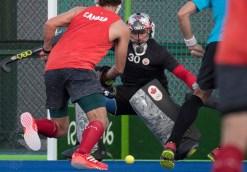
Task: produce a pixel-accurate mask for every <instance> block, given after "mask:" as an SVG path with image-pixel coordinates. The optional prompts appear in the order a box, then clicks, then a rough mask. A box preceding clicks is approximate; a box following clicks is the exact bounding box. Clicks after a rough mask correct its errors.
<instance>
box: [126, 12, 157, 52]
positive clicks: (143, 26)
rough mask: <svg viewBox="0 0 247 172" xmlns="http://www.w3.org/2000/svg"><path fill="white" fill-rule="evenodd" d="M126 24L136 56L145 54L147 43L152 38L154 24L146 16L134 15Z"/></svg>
mask: <svg viewBox="0 0 247 172" xmlns="http://www.w3.org/2000/svg"><path fill="white" fill-rule="evenodd" d="M127 24H128V26H129V29H130V32H131V41H132V44H133V48H134V50H135V53H136V55H139V56H141V55H143V54H145V52H146V49H147V41H148V40H149V38H153V37H154V23H153V22H152V20H151V19H150V17H149V16H148V15H147V14H145V13H134V14H132V15H131V16H130V17H129V19H128V21H127Z"/></svg>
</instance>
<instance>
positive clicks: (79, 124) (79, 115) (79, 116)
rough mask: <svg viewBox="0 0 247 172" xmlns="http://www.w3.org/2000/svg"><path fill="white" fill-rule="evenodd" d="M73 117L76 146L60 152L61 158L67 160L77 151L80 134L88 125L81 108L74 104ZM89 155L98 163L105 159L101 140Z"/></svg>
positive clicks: (80, 138)
mask: <svg viewBox="0 0 247 172" xmlns="http://www.w3.org/2000/svg"><path fill="white" fill-rule="evenodd" d="M75 116H76V119H75V120H76V135H77V144H76V146H74V147H72V148H69V149H67V150H65V151H63V152H62V156H64V157H65V158H67V159H69V160H71V158H72V155H73V153H74V152H75V151H76V150H77V148H78V145H79V144H80V141H81V140H82V133H83V131H84V130H85V128H86V126H87V125H88V123H89V121H88V118H87V115H86V113H85V112H84V111H83V110H82V109H81V107H80V106H79V105H78V104H77V103H76V104H75ZM91 155H92V156H93V157H94V158H95V159H96V160H98V161H102V160H103V159H104V158H105V156H106V151H105V147H104V144H103V140H102V138H101V139H100V140H99V141H98V143H97V144H96V145H95V146H94V147H93V149H92V152H91Z"/></svg>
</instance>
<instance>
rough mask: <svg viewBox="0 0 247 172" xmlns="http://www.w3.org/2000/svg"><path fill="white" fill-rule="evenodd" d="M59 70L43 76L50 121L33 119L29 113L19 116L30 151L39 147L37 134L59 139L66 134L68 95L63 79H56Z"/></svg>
mask: <svg viewBox="0 0 247 172" xmlns="http://www.w3.org/2000/svg"><path fill="white" fill-rule="evenodd" d="M59 75H60V73H59V70H56V71H55V72H54V71H48V72H46V74H45V85H46V95H47V101H46V107H47V109H50V116H51V118H52V119H51V120H50V119H35V118H34V117H33V116H32V115H31V114H30V113H28V112H25V113H23V114H22V115H21V124H22V126H23V127H24V139H25V141H26V143H27V145H28V146H29V147H30V148H31V149H32V150H35V151H36V150H39V149H40V147H41V143H40V138H39V135H38V134H42V135H44V136H47V137H60V136H63V135H65V134H66V133H67V130H68V126H69V118H68V114H67V103H68V98H69V97H68V94H67V92H66V90H65V88H64V87H63V84H61V83H63V82H64V79H63V78H61V77H58V76H59Z"/></svg>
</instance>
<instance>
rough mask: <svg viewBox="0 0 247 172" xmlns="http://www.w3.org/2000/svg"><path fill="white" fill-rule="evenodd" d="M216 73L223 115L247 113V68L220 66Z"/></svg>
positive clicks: (220, 107)
mask: <svg viewBox="0 0 247 172" xmlns="http://www.w3.org/2000/svg"><path fill="white" fill-rule="evenodd" d="M216 72H217V73H216V74H217V86H218V87H219V109H220V111H221V112H222V114H223V115H224V114H227V113H230V112H240V111H247V88H246V85H247V66H246V67H236V66H222V65H221V66H220V65H218V66H217V67H216Z"/></svg>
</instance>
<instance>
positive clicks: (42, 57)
mask: <svg viewBox="0 0 247 172" xmlns="http://www.w3.org/2000/svg"><path fill="white" fill-rule="evenodd" d="M48 56H49V54H47V53H45V52H44V51H41V52H40V53H39V57H40V59H41V60H43V61H47V60H48Z"/></svg>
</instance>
